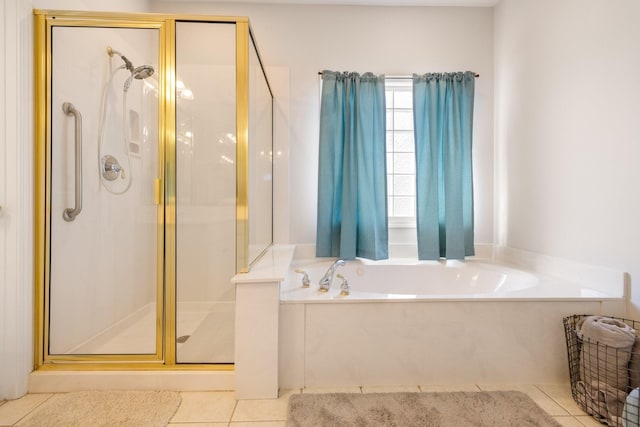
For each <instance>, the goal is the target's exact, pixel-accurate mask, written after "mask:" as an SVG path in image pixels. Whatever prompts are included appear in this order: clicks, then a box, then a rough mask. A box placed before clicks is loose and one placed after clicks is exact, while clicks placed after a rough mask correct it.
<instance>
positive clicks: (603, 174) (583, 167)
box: [495, 0, 640, 318]
mask: <svg viewBox="0 0 640 427" xmlns="http://www.w3.org/2000/svg"><path fill="white" fill-rule="evenodd" d="M639 19H640V3H638V2H637V1H636V0H616V1H614V2H612V1H609V0H517V1H516V0H502V2H501V3H500V4H499V5H498V6H497V7H496V9H495V71H496V76H495V80H496V98H495V99H496V112H495V116H496V159H497V164H498V166H499V169H498V171H497V179H496V189H497V190H496V199H497V200H498V204H497V206H496V221H497V223H496V232H497V238H496V241H497V243H499V244H501V245H506V246H510V247H513V248H517V249H524V250H528V251H532V252H537V253H541V254H545V255H551V256H556V257H560V258H567V259H571V260H576V261H579V262H584V263H588V264H595V265H601V266H605V267H610V268H615V269H618V270H622V271H627V272H628V273H630V276H631V277H630V278H631V284H632V287H633V288H635V289H633V293H632V304H631V307H630V308H631V310H630V311H629V315H630V316H632V317H635V318H638V315H639V309H638V307H639V306H640V245H638V242H640V226H639V225H638V221H639V219H640V191H638V183H640V168H639V167H638V165H639V163H638V160H639V159H640V143H639V141H640V139H639V137H640V120H638V114H640V79H638V78H636V77H635V74H637V71H638V69H639V68H640V55H639V54H638V43H637V41H638V40H639V39H640V27H639V26H638V24H637V23H638V20H639Z"/></svg>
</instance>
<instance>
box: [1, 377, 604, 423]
mask: <svg viewBox="0 0 640 427" xmlns="http://www.w3.org/2000/svg"><path fill="white" fill-rule="evenodd" d="M479 390H487V391H491V390H520V391H522V392H524V393H526V394H527V395H529V396H530V397H531V398H532V399H533V400H534V401H535V402H536V403H537V404H538V405H540V407H542V408H543V409H544V410H545V411H547V412H548V413H549V414H550V415H552V416H553V417H554V418H555V419H556V420H557V421H558V422H559V423H560V424H561V425H562V426H565V427H580V426H601V425H602V424H599V423H598V422H596V421H595V420H594V419H593V418H591V417H590V416H588V415H586V414H585V413H584V412H583V411H581V410H580V409H579V408H578V406H577V405H576V404H575V403H574V401H573V399H572V398H571V390H570V388H569V385H568V384H553V385H546V384H544V385H513V386H505V385H488V384H487V385H486V384H477V385H476V384H469V385H442V386H433V385H428V386H427V385H425V386H422V385H421V386H415V387H404V386H401V387H400V386H399V387H351V388H338V389H302V390H298V389H296V390H288V391H284V392H281V396H280V398H279V399H277V400H239V401H238V400H236V399H235V393H234V392H182V393H181V395H182V404H181V405H180V407H179V408H178V410H177V412H176V414H175V415H174V416H173V419H172V420H171V423H170V424H169V426H170V427H284V426H285V423H286V417H287V401H288V399H289V396H291V395H292V394H294V393H329V392H355V393H375V392H404V391H416V392H418V391H425V392H429V391H479ZM51 396H52V394H46V393H43V394H28V395H26V396H24V397H22V398H20V399H17V400H11V401H7V402H0V426H19V425H20V421H21V420H22V419H24V418H25V417H26V416H27V415H29V413H31V412H32V411H34V410H35V409H37V408H38V406H40V405H41V404H42V403H43V402H45V401H46V400H47V399H49V398H50V397H51Z"/></svg>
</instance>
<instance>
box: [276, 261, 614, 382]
mask: <svg viewBox="0 0 640 427" xmlns="http://www.w3.org/2000/svg"><path fill="white" fill-rule="evenodd" d="M517 255H518V254H516V253H515V252H514V251H511V252H510V261H511V263H512V264H511V265H513V262H514V261H517ZM522 259H524V260H526V261H527V262H529V264H531V260H532V259H535V256H534V255H532V254H522ZM330 263H331V260H324V261H323V260H319V259H299V258H298V259H294V261H293V263H292V267H291V269H290V272H289V276H288V277H287V280H286V281H285V282H284V283H283V284H282V286H281V301H280V319H279V328H280V334H279V339H280V342H279V370H280V372H279V383H280V387H281V388H295V387H336V386H345V387H348V386H375V385H415V384H462V383H469V382H472V383H483V382H484V383H503V384H506V383H563V382H566V381H567V380H568V372H567V357H566V348H565V340H564V335H563V328H562V318H563V317H564V316H567V315H570V314H575V313H602V314H607V315H614V316H624V313H625V307H626V306H625V292H624V288H625V283H624V282H625V275H624V274H623V273H619V272H615V271H610V270H605V269H597V268H594V267H588V268H587V266H581V265H576V264H571V263H566V264H563V263H562V261H560V260H553V262H551V261H550V259H549V258H548V257H545V258H544V259H543V260H542V261H540V262H538V263H537V265H536V266H537V267H541V268H543V267H545V266H547V265H550V266H553V267H554V271H561V272H562V273H563V278H554V277H550V276H546V275H544V274H540V273H532V272H531V271H525V270H521V269H513V268H512V267H508V266H506V265H500V264H499V263H493V262H490V261H488V260H485V261H483V260H475V259H470V260H468V261H466V262H464V263H461V262H458V261H448V262H416V261H408V260H406V259H405V260H394V261H382V262H370V261H362V260H356V261H349V262H347V265H346V266H344V267H340V268H339V269H338V272H339V273H341V274H342V275H344V276H345V277H346V278H347V279H348V280H349V282H350V285H351V294H350V295H349V296H340V295H339V292H340V289H339V287H340V282H341V281H340V280H339V279H334V282H333V283H334V284H333V286H332V289H331V291H330V292H329V293H320V292H318V285H317V283H318V280H319V278H320V276H321V275H322V274H323V273H324V271H326V268H328V266H329V265H330ZM398 264H402V267H400V266H398ZM558 266H562V268H559V267H558ZM296 268H299V269H303V270H304V269H306V270H308V273H309V276H310V279H311V287H310V288H306V289H305V288H302V287H301V277H302V276H301V275H300V274H298V273H295V272H294V269H296ZM585 268H586V270H587V271H590V272H591V273H592V274H591V275H590V276H589V280H587V279H586V278H585V277H581V276H584V271H585ZM572 269H573V273H575V277H577V278H579V279H580V283H585V282H586V283H588V284H589V286H580V285H578V284H576V283H575V282H572V281H571V280H568V279H570V276H571V274H572ZM543 272H544V271H543ZM408 275H410V276H408ZM365 279H366V280H365ZM443 281H444V282H446V283H443ZM409 282H411V283H409ZM396 289H398V290H396ZM425 289H426V290H425Z"/></svg>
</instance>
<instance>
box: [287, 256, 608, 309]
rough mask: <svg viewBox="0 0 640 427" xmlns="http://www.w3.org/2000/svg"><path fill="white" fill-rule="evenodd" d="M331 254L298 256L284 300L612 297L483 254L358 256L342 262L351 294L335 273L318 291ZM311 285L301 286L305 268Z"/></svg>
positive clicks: (289, 277)
mask: <svg viewBox="0 0 640 427" xmlns="http://www.w3.org/2000/svg"><path fill="white" fill-rule="evenodd" d="M332 262H333V260H329V261H327V260H322V259H306V260H295V261H294V262H293V263H292V265H291V269H290V270H289V273H288V275H287V279H286V281H285V282H284V285H283V286H282V288H281V301H283V302H285V301H287V302H294V301H299V302H302V301H304V302H308V303H311V302H340V301H342V302H358V301H362V302H365V301H382V300H395V301H402V300H407V301H416V300H431V301H434V300H480V299H482V300H505V299H512V300H513V299H523V300H532V299H542V300H544V299H558V298H579V299H584V298H595V299H599V298H605V299H608V298H612V295H610V294H607V293H605V292H602V291H601V290H598V289H594V288H590V287H587V286H584V285H580V284H578V283H575V282H571V281H568V280H562V279H559V278H552V277H548V276H545V275H541V274H533V273H531V272H527V271H523V270H521V269H516V268H513V267H509V266H506V265H501V264H494V263H489V262H487V261H482V260H468V261H451V260H449V261H415V260H409V259H394V260H384V261H369V260H364V259H356V260H353V261H347V262H346V264H345V265H344V266H341V267H338V268H337V270H336V273H337V274H340V275H342V276H343V277H344V278H345V279H347V281H348V283H349V286H350V294H349V295H348V296H343V295H340V284H341V281H342V280H341V279H339V278H337V277H334V279H333V284H332V287H331V289H330V290H329V292H326V293H324V292H319V290H318V282H319V280H320V278H321V277H322V276H323V275H324V274H325V272H326V271H327V269H328V268H329V266H330V265H331V263H332ZM296 270H297V271H304V272H306V273H307V275H308V277H309V279H310V281H311V285H310V287H309V288H303V287H302V278H303V275H302V273H299V272H297V271H296Z"/></svg>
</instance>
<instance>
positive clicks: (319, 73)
mask: <svg viewBox="0 0 640 427" xmlns="http://www.w3.org/2000/svg"><path fill="white" fill-rule="evenodd" d="M318 75H319V76H321V75H322V71H318ZM473 75H474V77H480V74H477V73H474V74H473ZM385 77H388V78H390V79H411V78H412V77H411V76H385Z"/></svg>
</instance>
